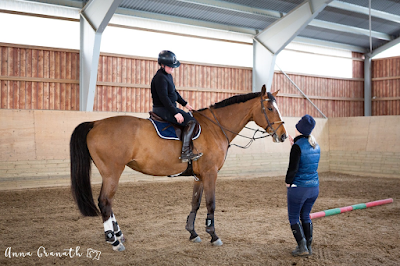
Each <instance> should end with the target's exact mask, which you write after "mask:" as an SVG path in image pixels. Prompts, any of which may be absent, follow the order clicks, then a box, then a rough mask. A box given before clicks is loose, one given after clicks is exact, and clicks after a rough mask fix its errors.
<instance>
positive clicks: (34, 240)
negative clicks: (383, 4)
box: [0, 173, 400, 265]
mask: <svg viewBox="0 0 400 266" xmlns="http://www.w3.org/2000/svg"><path fill="white" fill-rule="evenodd" d="M283 180H284V177H264V178H246V179H244V178H242V179H228V180H227V179H224V180H217V192H216V206H217V209H216V212H215V226H216V232H217V234H218V236H219V237H220V238H221V240H222V241H223V242H224V245H223V246H221V247H213V246H212V245H211V244H210V243H209V241H210V237H209V235H208V234H207V233H206V232H205V230H204V228H205V218H206V212H207V211H206V208H205V202H204V198H203V201H202V206H201V207H200V210H199V212H198V215H197V219H196V231H197V233H198V234H199V235H200V237H201V238H202V240H203V241H202V242H201V243H198V244H196V243H191V242H189V241H188V239H189V233H188V232H187V231H186V230H185V224H186V217H187V215H188V214H189V212H190V200H191V193H192V181H190V180H188V181H176V182H158V183H144V182H143V183H123V184H120V187H119V189H118V191H117V195H116V199H115V202H114V212H115V215H116V217H117V220H118V223H119V224H120V226H121V228H122V231H123V232H124V234H125V236H126V238H127V242H126V243H125V246H126V250H125V251H124V252H122V253H118V252H114V251H112V249H111V246H110V245H108V244H106V243H105V241H104V233H103V225H102V222H101V218H100V217H82V216H81V214H80V213H79V211H78V209H77V207H76V205H75V203H74V201H73V199H72V196H71V193H70V189H69V188H67V187H64V188H43V189H25V190H15V191H0V208H1V210H2V215H1V219H0V230H1V241H0V249H1V251H2V253H1V255H0V265H54V264H56V265H400V192H399V188H400V179H390V178H374V177H359V176H350V175H342V174H334V173H323V174H321V175H320V183H321V185H320V196H319V198H318V200H317V202H316V204H315V205H314V209H313V212H317V211H322V210H326V209H331V208H337V207H344V206H348V205H353V204H358V203H365V202H369V201H374V200H379V199H385V198H393V200H394V202H393V203H391V204H387V205H382V206H377V207H372V208H367V209H363V210H355V211H351V212H347V213H343V214H338V215H333V216H329V217H323V218H318V219H314V220H313V222H314V245H313V250H314V255H313V256H310V257H307V258H294V257H292V256H291V254H290V252H291V250H292V249H293V248H294V247H295V242H294V238H293V236H292V233H291V231H290V228H289V224H288V221H287V212H286V187H285V185H284V181H283ZM99 189H100V186H98V185H95V186H93V191H94V195H95V198H97V196H98V192H99ZM96 202H97V201H96ZM88 250H89V251H90V252H89V253H90V255H91V257H92V258H89V257H88V256H87V254H88V253H87V252H88ZM57 252H58V253H62V252H64V255H63V256H61V257H57V256H56V254H57ZM15 254H18V255H19V257H16V255H15ZM23 255H25V257H23ZM96 255H97V257H96ZM10 257H11V258H10Z"/></svg>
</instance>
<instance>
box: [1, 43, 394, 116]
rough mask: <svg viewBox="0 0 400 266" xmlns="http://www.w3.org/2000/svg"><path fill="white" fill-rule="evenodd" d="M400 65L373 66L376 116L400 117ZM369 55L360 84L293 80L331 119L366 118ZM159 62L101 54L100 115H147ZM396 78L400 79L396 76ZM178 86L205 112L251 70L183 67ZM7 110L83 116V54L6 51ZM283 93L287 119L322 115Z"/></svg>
mask: <svg viewBox="0 0 400 266" xmlns="http://www.w3.org/2000/svg"><path fill="white" fill-rule="evenodd" d="M399 60H400V59H399V58H394V59H390V60H383V61H382V60H374V61H373V73H374V74H373V77H374V78H373V96H375V97H377V98H376V99H374V100H373V106H372V109H373V115H393V114H400V91H399V88H400V84H399V82H400V78H399V76H400V74H399V73H398V72H396V71H400V70H398V69H399V67H398V65H399V64H400V61H399ZM363 64H364V62H363V61H362V54H358V53H353V78H351V79H339V78H330V77H319V76H306V75H301V74H295V73H289V76H290V78H291V79H292V80H293V81H294V82H295V83H296V84H297V85H298V86H299V87H300V88H301V89H302V90H303V91H304V93H306V95H308V96H309V97H310V99H311V100H312V101H313V102H314V104H315V105H316V106H317V107H318V108H319V109H320V110H321V111H322V112H323V113H324V114H325V115H326V116H327V117H350V116H363V115H364V104H363V96H364V92H363V86H364V85H363V74H364V73H363ZM157 69H158V65H157V62H156V60H155V59H151V58H138V57H129V56H120V55H115V54H101V56H100V62H99V68H98V81H97V90H96V94H95V103H94V111H110V112H136V113H147V112H148V111H149V110H150V109H151V96H150V90H149V88H150V82H151V79H152V77H153V75H154V73H155V72H156V71H157ZM394 72H396V73H394ZM174 80H175V84H176V86H177V89H178V91H179V92H180V93H181V94H182V96H183V97H184V98H185V99H186V100H188V101H189V102H190V103H191V105H192V106H193V107H194V108H196V109H200V108H203V107H207V106H209V105H210V104H213V103H215V102H218V101H220V100H223V99H225V98H228V97H230V96H233V95H235V94H238V93H248V92H251V87H252V70H251V68H237V67H226V66H215V65H201V64H192V63H189V62H182V65H181V67H179V68H178V69H176V73H174ZM0 82H1V85H0V108H1V109H33V110H35V109H46V110H78V109H79V51H77V50H63V49H54V48H45V47H33V46H23V45H16V44H5V43H0ZM277 89H280V96H279V97H278V104H279V106H280V109H281V113H282V115H283V116H293V117H299V116H302V115H303V114H304V113H309V114H311V115H313V116H315V117H322V115H321V114H319V112H318V111H317V110H316V109H315V108H314V107H313V106H312V105H311V104H310V103H309V102H308V101H307V100H306V99H304V98H303V97H302V96H301V94H300V92H298V91H297V89H296V88H295V87H294V86H293V85H292V84H291V83H290V81H289V80H288V79H287V78H286V77H284V75H283V74H282V73H280V72H276V73H275V74H274V80H273V84H272V88H271V90H272V91H275V90H277Z"/></svg>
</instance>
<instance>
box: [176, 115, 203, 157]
mask: <svg viewBox="0 0 400 266" xmlns="http://www.w3.org/2000/svg"><path fill="white" fill-rule="evenodd" d="M195 126H196V121H189V122H188V123H187V125H186V126H185V128H184V129H183V133H182V153H181V160H182V163H186V162H188V161H190V160H192V161H196V160H197V159H199V158H200V157H201V156H202V155H203V154H202V153H198V154H197V153H193V151H192V146H193V145H192V137H193V132H194V128H195Z"/></svg>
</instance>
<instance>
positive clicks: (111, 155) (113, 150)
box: [70, 85, 287, 251]
mask: <svg viewBox="0 0 400 266" xmlns="http://www.w3.org/2000/svg"><path fill="white" fill-rule="evenodd" d="M277 93H278V91H277V92H274V93H270V92H266V88H265V85H264V86H263V87H262V89H261V92H252V93H248V94H242V95H235V96H232V97H230V98H227V99H225V100H223V101H221V102H218V103H215V104H214V105H211V106H209V107H208V108H203V109H201V110H197V111H194V112H193V116H194V117H195V119H196V120H197V121H198V123H199V124H200V126H201V134H200V136H199V137H198V138H197V139H196V140H194V141H193V145H194V148H195V149H196V150H197V151H199V152H202V153H203V156H202V157H201V158H199V159H198V160H197V161H193V162H192V161H190V162H189V163H182V162H181V160H180V159H179V156H180V152H181V147H182V142H181V141H176V140H166V139H162V138H160V137H159V136H158V135H157V133H156V130H155V129H154V127H153V125H152V123H151V121H150V120H149V119H144V118H138V117H134V116H114V117H110V118H106V119H102V120H97V121H92V122H83V123H81V124H79V125H78V126H77V127H76V128H75V129H74V131H73V133H72V135H71V139H70V160H71V191H72V194H73V197H74V200H75V202H76V204H77V205H78V208H79V210H80V212H81V213H82V215H84V216H98V215H101V217H102V219H103V225H104V233H105V237H106V242H108V243H110V244H112V248H113V250H115V251H123V250H125V246H124V244H123V242H124V241H125V237H124V235H123V234H122V231H121V229H120V227H119V225H118V223H117V220H116V218H115V215H114V213H113V211H112V204H113V199H114V195H115V193H116V191H117V187H118V182H119V178H120V176H121V174H122V172H123V170H124V168H125V166H128V167H130V168H132V169H133V170H136V171H139V172H141V173H144V174H147V175H153V176H172V175H178V174H179V173H181V174H182V173H183V172H186V170H188V169H189V168H188V166H190V168H191V169H190V170H191V171H190V173H191V175H194V176H195V177H196V178H195V180H194V186H193V196H192V203H191V205H192V206H191V207H192V209H191V211H190V213H189V215H188V217H187V221H186V226H185V229H186V230H187V231H189V233H190V237H189V240H190V241H192V242H200V241H201V239H200V237H199V236H198V235H197V233H196V231H195V219H196V214H197V210H198V209H199V207H200V203H201V198H202V194H203V192H204V194H205V198H206V205H207V217H206V232H207V233H208V234H209V235H210V236H211V243H212V244H213V245H214V246H220V245H222V244H223V243H222V241H221V240H220V238H219V237H218V236H217V234H216V232H215V226H214V211H215V184H216V180H217V174H218V171H219V170H220V169H221V168H222V166H223V165H224V162H225V158H226V155H227V152H228V148H229V147H230V145H231V144H230V143H231V142H232V140H233V139H234V138H235V137H236V136H237V135H238V132H240V131H241V130H242V129H243V128H244V127H245V126H246V124H247V123H248V122H249V121H254V122H255V123H256V124H257V125H258V126H260V127H262V128H263V129H264V130H265V131H263V132H264V133H265V134H269V135H270V136H272V140H273V141H274V142H284V141H285V139H286V138H287V134H286V129H285V126H284V122H283V121H282V119H281V115H280V112H279V109H278V106H277V103H276V99H275V97H276V95H277ZM253 138H254V137H253ZM91 161H93V163H94V164H95V166H96V167H97V168H98V170H99V172H100V174H101V177H102V186H101V191H100V195H99V198H98V207H99V208H96V206H95V204H94V200H93V196H92V188H91V183H90V172H91Z"/></svg>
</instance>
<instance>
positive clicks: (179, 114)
mask: <svg viewBox="0 0 400 266" xmlns="http://www.w3.org/2000/svg"><path fill="white" fill-rule="evenodd" d="M174 117H175V119H176V121H177V122H178V123H179V124H181V123H182V122H183V120H184V119H183V115H182V114H181V113H177V114H176V115H174Z"/></svg>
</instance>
